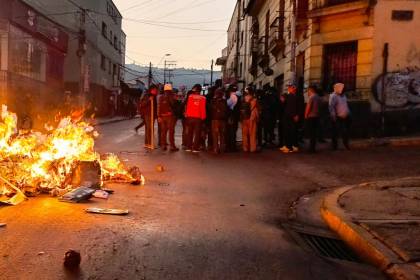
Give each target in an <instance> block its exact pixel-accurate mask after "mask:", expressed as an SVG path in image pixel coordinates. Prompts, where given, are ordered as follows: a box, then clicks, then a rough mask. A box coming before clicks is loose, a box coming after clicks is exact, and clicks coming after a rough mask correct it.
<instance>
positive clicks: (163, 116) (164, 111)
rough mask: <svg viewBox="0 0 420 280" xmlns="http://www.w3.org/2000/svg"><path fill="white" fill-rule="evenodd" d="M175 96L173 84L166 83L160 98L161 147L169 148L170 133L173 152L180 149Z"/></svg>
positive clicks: (163, 148)
mask: <svg viewBox="0 0 420 280" xmlns="http://www.w3.org/2000/svg"><path fill="white" fill-rule="evenodd" d="M175 102H176V100H175V96H174V94H173V89H172V85H171V84H166V85H165V86H164V88H163V94H162V95H160V96H159V99H158V108H157V111H158V122H159V124H160V126H161V135H160V147H161V148H162V150H164V151H166V150H167V149H168V147H167V146H168V144H167V138H168V133H169V144H170V145H171V149H170V150H171V152H177V151H179V149H178V148H177V147H176V146H175V125H176V116H175V106H176V105H175Z"/></svg>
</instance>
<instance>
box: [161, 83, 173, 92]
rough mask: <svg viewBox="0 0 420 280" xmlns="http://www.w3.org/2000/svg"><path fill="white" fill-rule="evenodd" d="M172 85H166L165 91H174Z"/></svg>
mask: <svg viewBox="0 0 420 280" xmlns="http://www.w3.org/2000/svg"><path fill="white" fill-rule="evenodd" d="M172 89H173V88H172V85H171V84H165V86H164V87H163V91H172Z"/></svg>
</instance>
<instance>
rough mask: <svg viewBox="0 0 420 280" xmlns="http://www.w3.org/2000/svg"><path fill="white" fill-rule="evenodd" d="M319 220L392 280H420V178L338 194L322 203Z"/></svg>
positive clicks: (347, 189)
mask: <svg viewBox="0 0 420 280" xmlns="http://www.w3.org/2000/svg"><path fill="white" fill-rule="evenodd" d="M321 214H322V217H323V218H324V220H325V221H326V223H327V224H328V226H329V227H330V228H331V229H332V230H333V231H335V232H336V233H337V234H338V235H339V236H340V237H341V238H342V239H343V240H344V241H345V242H346V243H347V244H348V245H349V246H350V247H351V248H352V249H353V250H354V251H355V252H356V253H358V255H359V256H361V257H362V258H363V259H365V260H366V261H368V262H369V263H371V264H373V265H375V266H377V267H378V268H380V269H381V270H382V271H383V272H384V273H386V274H387V275H388V276H390V277H391V278H392V279H398V280H400V279H410V280H411V279H413V280H414V279H417V280H418V279H420V177H415V178H404V179H400V180H394V181H381V182H375V183H366V184H361V185H356V186H347V187H343V188H339V189H337V190H335V191H333V192H332V193H330V194H328V195H327V196H326V197H325V198H324V201H323V204H322V206H321Z"/></svg>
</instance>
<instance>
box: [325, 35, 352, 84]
mask: <svg viewBox="0 0 420 280" xmlns="http://www.w3.org/2000/svg"><path fill="white" fill-rule="evenodd" d="M356 73H357V41H355V42H347V43H339V44H330V45H325V47H324V77H323V85H324V89H326V90H328V91H332V86H333V85H334V84H335V83H343V84H344V85H345V91H354V90H355V89H356Z"/></svg>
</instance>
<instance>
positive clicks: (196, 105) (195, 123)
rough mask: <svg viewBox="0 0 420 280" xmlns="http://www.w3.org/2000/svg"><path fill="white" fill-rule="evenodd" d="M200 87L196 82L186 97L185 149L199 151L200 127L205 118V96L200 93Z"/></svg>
mask: <svg viewBox="0 0 420 280" xmlns="http://www.w3.org/2000/svg"><path fill="white" fill-rule="evenodd" d="M201 90H202V87H201V85H199V84H197V85H194V87H193V88H192V93H191V94H190V96H189V97H188V99H187V102H186V103H187V105H186V108H185V118H186V129H187V131H186V151H187V152H191V151H192V152H194V153H198V152H200V144H201V129H202V126H203V121H204V120H205V119H206V98H205V97H204V96H202V95H201Z"/></svg>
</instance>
